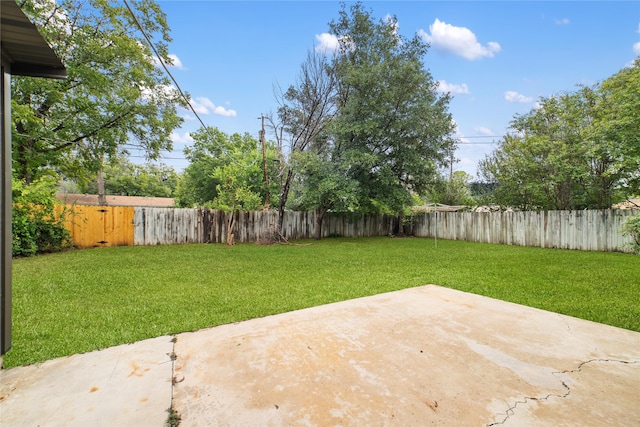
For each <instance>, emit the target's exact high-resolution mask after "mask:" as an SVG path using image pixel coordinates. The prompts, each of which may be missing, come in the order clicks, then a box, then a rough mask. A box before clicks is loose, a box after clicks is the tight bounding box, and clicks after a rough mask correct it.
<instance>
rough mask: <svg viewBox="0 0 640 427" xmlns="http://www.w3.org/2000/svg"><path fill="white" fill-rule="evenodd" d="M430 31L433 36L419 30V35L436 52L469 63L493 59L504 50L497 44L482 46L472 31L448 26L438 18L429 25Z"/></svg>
mask: <svg viewBox="0 0 640 427" xmlns="http://www.w3.org/2000/svg"><path fill="white" fill-rule="evenodd" d="M429 31H430V32H431V34H428V33H427V32H425V31H424V30H419V31H418V34H419V35H420V37H422V39H423V40H425V41H426V42H427V43H429V44H431V46H432V47H433V48H435V49H436V50H439V51H442V52H448V53H452V54H454V55H458V56H461V57H463V58H465V59H468V60H469V61H473V60H476V59H480V58H493V57H494V56H495V54H496V53H498V52H500V50H501V49H502V48H501V47H500V44H499V43H497V42H489V43H487V45H486V46H482V45H481V44H480V43H479V42H478V38H477V37H476V35H475V34H474V33H473V32H472V31H471V30H470V29H468V28H466V27H456V26H453V25H451V24H447V23H446V22H444V21H440V20H439V19H438V18H436V20H435V21H434V22H433V24H431V25H429Z"/></svg>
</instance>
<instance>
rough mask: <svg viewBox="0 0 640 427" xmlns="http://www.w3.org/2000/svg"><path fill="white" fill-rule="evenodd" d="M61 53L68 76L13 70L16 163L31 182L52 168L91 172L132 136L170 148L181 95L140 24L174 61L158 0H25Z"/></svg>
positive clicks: (150, 149) (154, 150)
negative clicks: (40, 75)
mask: <svg viewBox="0 0 640 427" xmlns="http://www.w3.org/2000/svg"><path fill="white" fill-rule="evenodd" d="M19 3H20V5H21V7H22V9H23V10H24V11H25V13H26V14H27V15H28V16H29V17H30V18H31V19H32V20H33V21H34V22H35V23H36V24H37V25H38V28H39V29H40V30H41V31H42V34H43V36H44V38H45V39H46V40H47V41H48V42H49V44H50V45H51V46H52V47H53V49H54V50H55V51H56V53H57V54H58V55H59V56H60V57H61V58H62V60H63V62H64V63H65V66H66V68H67V74H68V78H67V79H66V80H64V81H53V80H42V79H34V78H29V77H16V78H14V79H12V97H13V101H12V120H13V129H12V130H13V153H14V154H13V168H14V173H15V175H16V176H17V177H18V178H19V179H23V180H25V182H27V183H28V182H30V181H31V180H33V179H35V178H37V177H38V175H39V174H40V173H41V171H43V170H44V169H46V168H55V169H57V170H59V171H61V172H62V173H63V174H64V175H65V176H67V177H69V178H78V179H91V178H93V175H94V174H95V173H96V172H97V171H98V170H100V168H101V166H102V164H103V161H104V159H105V157H106V158H108V157H110V156H114V155H116V154H117V153H118V152H120V151H122V145H123V144H125V143H127V142H129V143H134V144H136V145H138V146H140V147H142V148H143V149H144V150H145V151H146V153H147V155H148V156H149V157H150V158H156V157H157V156H158V155H159V153H160V151H161V150H163V149H169V148H170V147H171V140H170V137H169V135H170V133H171V131H172V130H173V129H175V128H176V127H177V126H178V125H179V124H180V123H181V119H180V117H179V116H178V115H177V113H176V106H177V105H178V104H180V103H182V102H183V101H182V100H181V98H180V97H179V96H178V93H177V92H176V91H175V90H174V89H172V87H171V86H170V85H169V81H168V79H167V78H166V77H165V76H163V73H162V71H161V70H160V69H159V68H158V67H157V66H156V65H155V62H156V61H155V60H154V56H153V54H152V51H151V49H150V47H149V46H148V43H147V41H146V39H145V37H144V35H143V33H142V31H141V30H140V28H139V27H138V24H140V26H141V28H142V30H143V31H144V33H146V34H147V35H148V36H149V37H151V38H152V42H153V43H154V46H155V48H156V49H157V51H158V52H159V54H160V56H161V57H162V60H163V61H164V62H166V63H171V60H170V59H169V57H168V51H167V44H168V43H169V42H170V37H169V28H168V25H167V21H166V17H165V15H164V13H163V12H162V11H161V9H160V7H159V6H158V5H157V4H156V3H155V2H154V1H153V0H133V1H130V4H132V5H133V9H134V12H133V13H135V16H136V19H134V17H133V15H132V14H131V13H130V11H129V10H128V8H126V7H125V6H124V5H122V4H118V3H113V2H108V1H103V0H86V1H82V2H78V1H73V0H62V1H59V2H56V1H35V0H23V1H20V2H19Z"/></svg>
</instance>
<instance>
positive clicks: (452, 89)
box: [438, 80, 469, 94]
mask: <svg viewBox="0 0 640 427" xmlns="http://www.w3.org/2000/svg"><path fill="white" fill-rule="evenodd" d="M438 92H440V93H459V94H466V93H469V86H467V84H466V83H462V84H460V85H457V84H454V83H447V82H446V81H445V80H438Z"/></svg>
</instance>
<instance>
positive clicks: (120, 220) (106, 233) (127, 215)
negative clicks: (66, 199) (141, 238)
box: [66, 205, 134, 248]
mask: <svg viewBox="0 0 640 427" xmlns="http://www.w3.org/2000/svg"><path fill="white" fill-rule="evenodd" d="M66 209H67V214H66V220H67V221H66V226H67V229H68V230H69V232H71V237H72V240H73V245H74V246H76V247H78V248H93V247H100V246H133V244H134V240H133V229H134V223H133V217H134V208H133V207H132V206H79V205H73V206H72V205H67V206H66Z"/></svg>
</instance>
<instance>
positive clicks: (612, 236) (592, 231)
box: [412, 209, 640, 252]
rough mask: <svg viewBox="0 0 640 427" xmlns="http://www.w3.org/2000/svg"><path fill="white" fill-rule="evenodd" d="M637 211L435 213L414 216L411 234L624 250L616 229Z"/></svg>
mask: <svg viewBox="0 0 640 427" xmlns="http://www.w3.org/2000/svg"><path fill="white" fill-rule="evenodd" d="M632 215H640V211H637V210H619V209H608V210H580V211H540V212H533V211H527V212H487V213H481V212H438V213H437V214H435V213H428V214H421V215H417V216H414V217H413V224H412V225H413V226H412V234H413V235H414V236H416V237H436V236H437V238H438V239H447V240H467V241H470V242H484V243H497V244H505V245H519V246H535V247H542V248H560V249H578V250H584V251H605V252H608V251H624V250H625V249H626V247H625V246H626V244H627V243H628V242H629V240H630V239H629V238H626V237H624V236H623V235H622V232H621V229H622V225H623V223H624V222H625V220H626V218H627V217H630V216H632Z"/></svg>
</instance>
